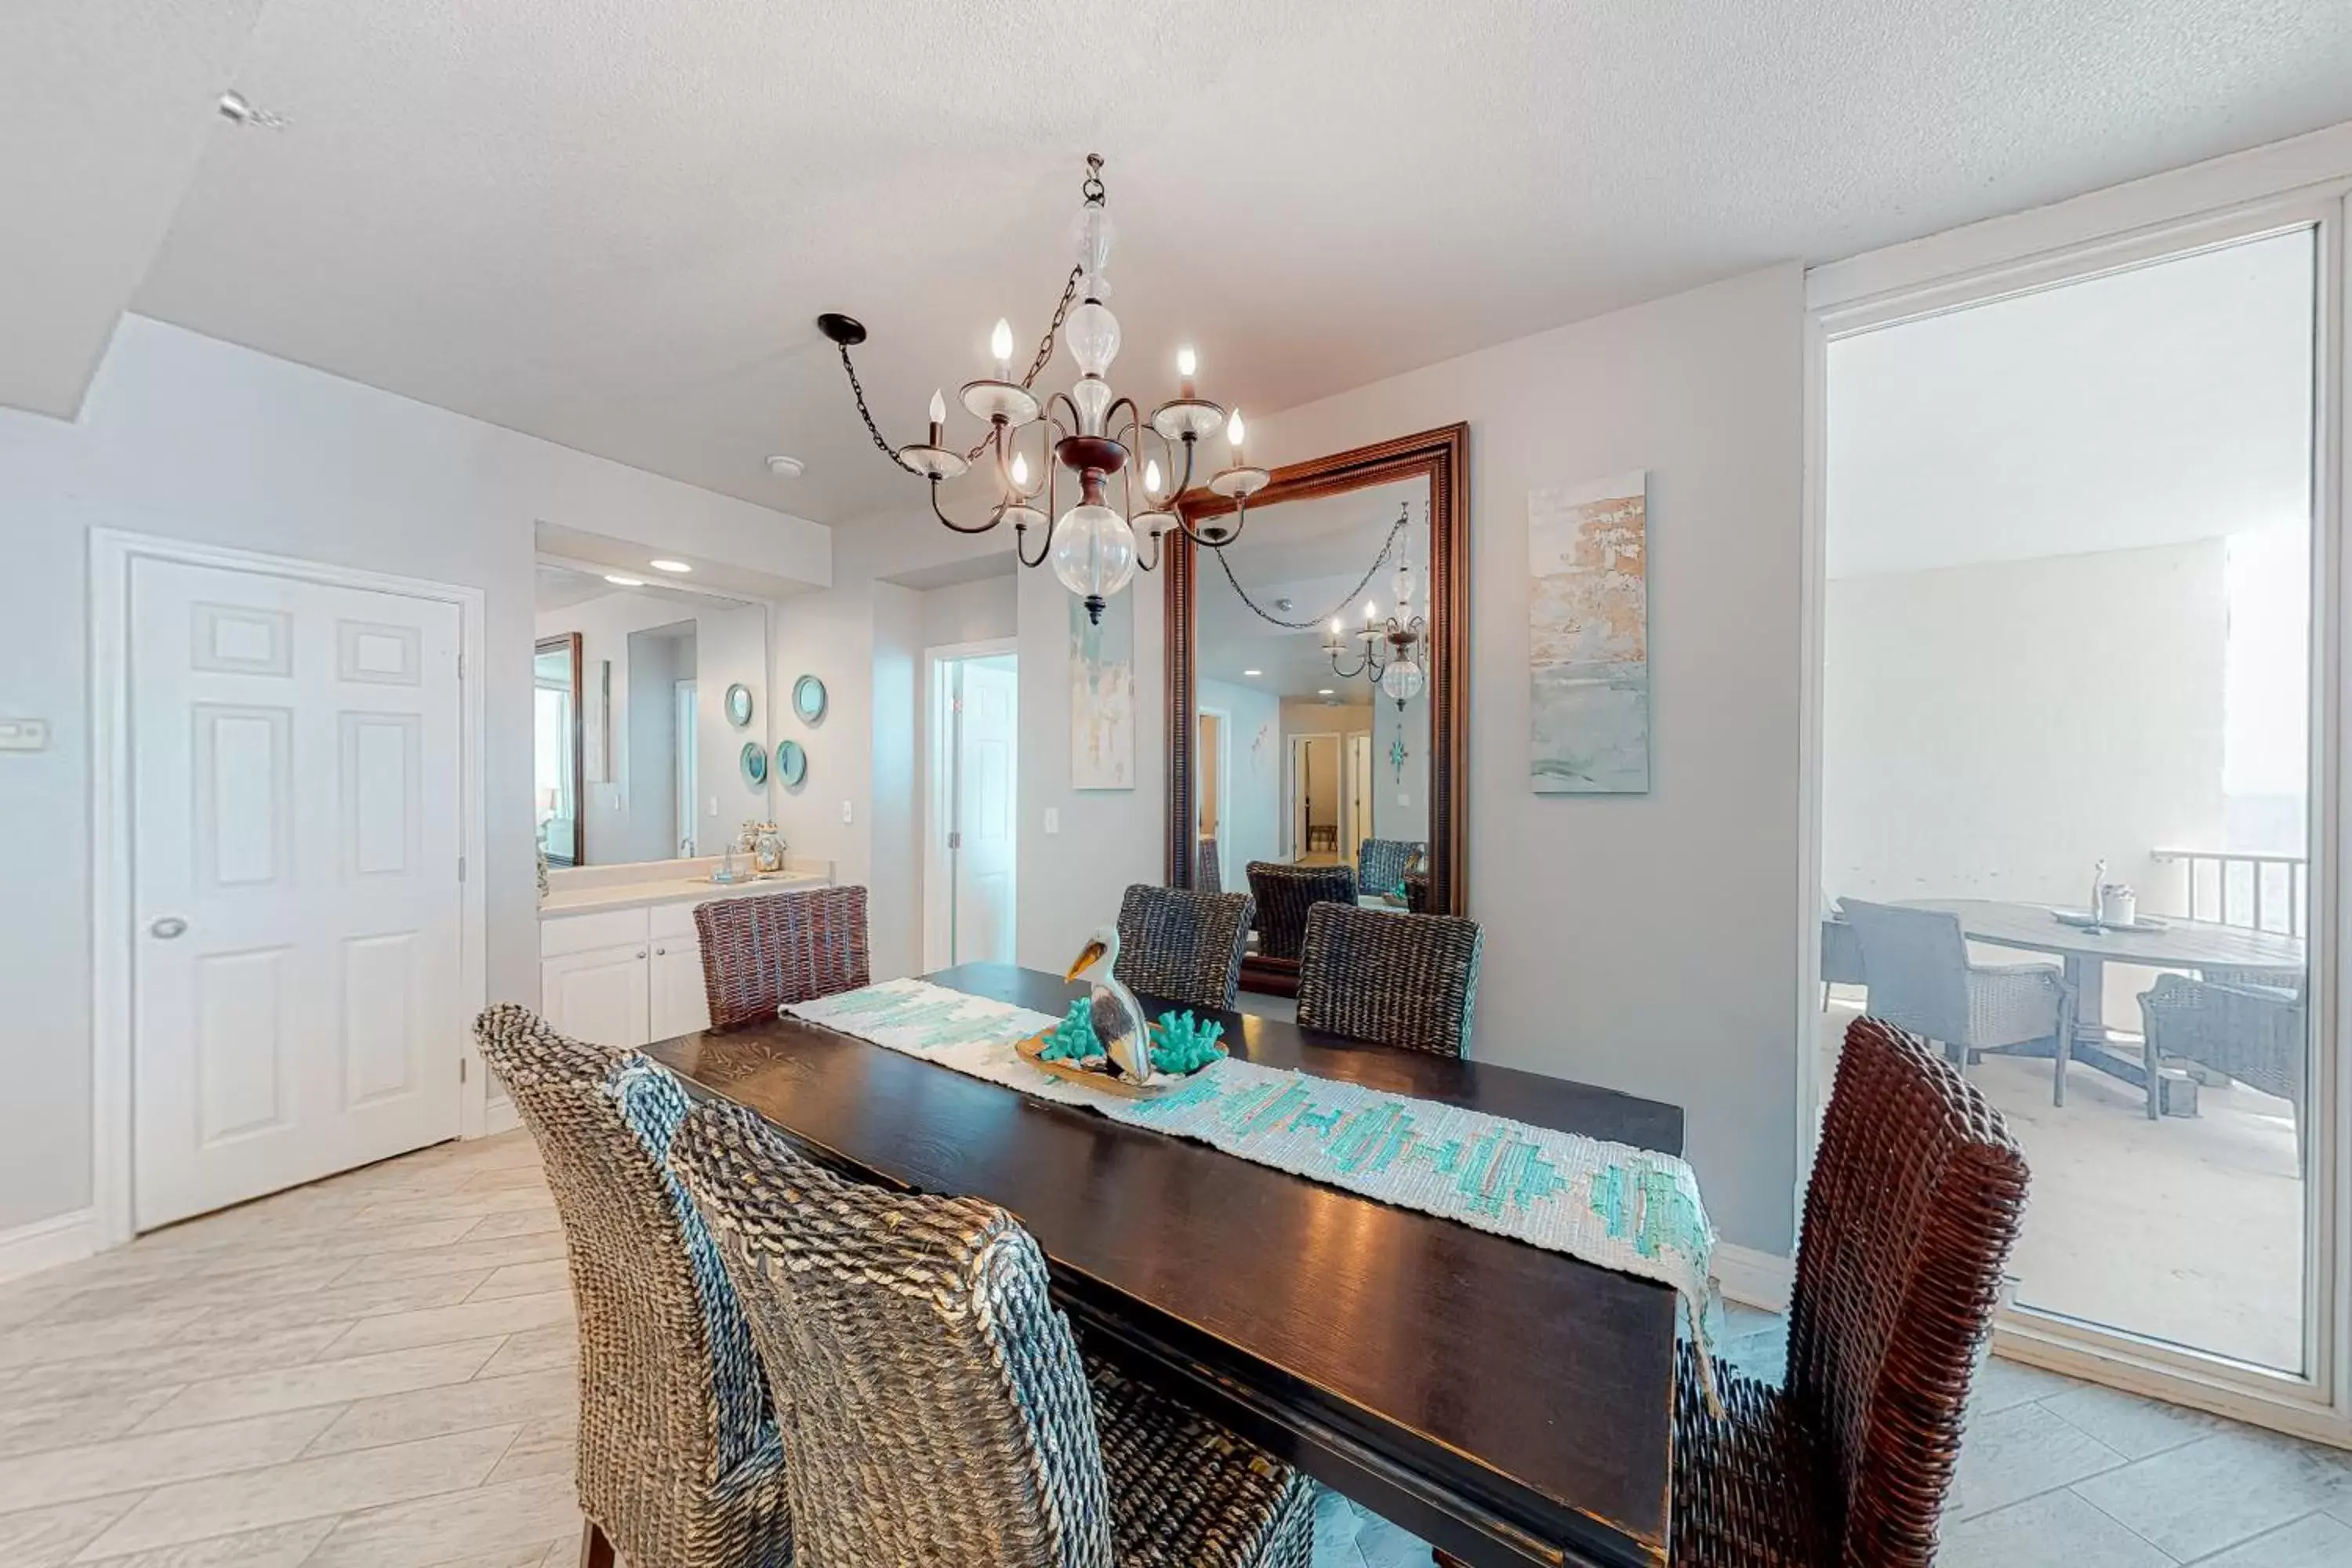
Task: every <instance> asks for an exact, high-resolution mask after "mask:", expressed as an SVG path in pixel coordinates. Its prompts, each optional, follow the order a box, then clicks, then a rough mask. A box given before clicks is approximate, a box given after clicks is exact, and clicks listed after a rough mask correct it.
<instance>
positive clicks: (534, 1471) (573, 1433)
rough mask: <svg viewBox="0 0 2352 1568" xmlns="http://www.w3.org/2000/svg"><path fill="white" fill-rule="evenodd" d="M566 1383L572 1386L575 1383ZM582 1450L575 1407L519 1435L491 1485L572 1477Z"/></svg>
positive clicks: (578, 1414)
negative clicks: (540, 1478) (543, 1478)
mask: <svg viewBox="0 0 2352 1568" xmlns="http://www.w3.org/2000/svg"><path fill="white" fill-rule="evenodd" d="M565 1381H566V1383H567V1384H569V1383H570V1381H571V1380H570V1379H568V1378H567V1379H566V1380H565ZM579 1447H580V1412H579V1408H578V1406H577V1405H573V1406H572V1408H571V1409H568V1410H566V1411H565V1412H564V1413H563V1414H562V1415H549V1416H543V1417H541V1419H539V1420H537V1421H534V1422H532V1423H531V1424H530V1426H525V1427H524V1428H523V1429H522V1430H521V1432H520V1433H519V1434H517V1435H516V1436H515V1440H514V1442H513V1443H512V1444H511V1445H509V1447H508V1448H507V1454H506V1458H503V1459H500V1460H499V1468H497V1469H495V1470H492V1471H491V1472H490V1479H489V1484H490V1485H492V1486H496V1485H498V1484H499V1482H500V1481H520V1480H526V1479H530V1478H532V1477H535V1476H569V1475H571V1474H572V1471H573V1469H574V1468H575V1465H574V1459H575V1456H576V1455H577V1453H578V1451H579Z"/></svg>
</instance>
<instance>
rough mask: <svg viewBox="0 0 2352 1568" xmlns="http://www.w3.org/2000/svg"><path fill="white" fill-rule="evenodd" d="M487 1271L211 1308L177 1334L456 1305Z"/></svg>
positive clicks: (295, 1325) (195, 1335)
mask: <svg viewBox="0 0 2352 1568" xmlns="http://www.w3.org/2000/svg"><path fill="white" fill-rule="evenodd" d="M491 1272H492V1271H491V1270H489V1269H487V1268H485V1269H482V1270H480V1271H478V1272H474V1273H466V1274H427V1275H424V1276H421V1277H420V1278H418V1279H386V1280H375V1281H373V1282H371V1283H368V1284H364V1285H334V1286H330V1287H329V1288H328V1289H323V1290H306V1291H304V1292H303V1293H302V1294H300V1295H299V1296H288V1297H286V1298H284V1299H283V1300H276V1301H269V1302H265V1303H263V1304H262V1305H260V1306H249V1307H215V1308H214V1309H213V1310H211V1311H209V1312H206V1313H205V1315H204V1316H203V1317H201V1318H199V1319H197V1320H196V1321H194V1322H193V1323H191V1324H189V1325H188V1326H187V1327H186V1328H184V1329H183V1330H181V1331H180V1332H179V1335H178V1336H177V1337H178V1338H179V1339H180V1340H182V1341H187V1342H194V1341H196V1340H219V1339H231V1338H236V1337H240V1336H243V1335H246V1334H250V1333H268V1332H272V1331H277V1330H279V1329H299V1328H306V1327H309V1326H310V1325H311V1324H314V1323H332V1322H345V1323H348V1322H352V1321H355V1320H357V1319H360V1318H375V1317H382V1316H383V1315H385V1314H386V1313H390V1312H406V1311H415V1310H419V1309H422V1308H425V1307H454V1306H456V1305H457V1303H458V1302H460V1301H463V1300H466V1298H467V1296H469V1295H471V1294H472V1293H473V1291H474V1289H475V1287H477V1286H478V1285H480V1284H481V1283H482V1282H483V1281H484V1280H486V1279H488V1278H489V1277H490V1274H491Z"/></svg>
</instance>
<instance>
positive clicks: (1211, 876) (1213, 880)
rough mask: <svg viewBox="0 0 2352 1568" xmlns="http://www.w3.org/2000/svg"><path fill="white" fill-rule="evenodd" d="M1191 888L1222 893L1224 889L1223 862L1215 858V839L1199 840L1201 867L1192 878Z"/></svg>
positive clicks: (1195, 890)
mask: <svg viewBox="0 0 2352 1568" xmlns="http://www.w3.org/2000/svg"><path fill="white" fill-rule="evenodd" d="M1192 890H1193V891H1194V892H1196V893H1222V892H1223V891H1224V890H1225V875H1224V869H1223V862H1221V861H1220V860H1219V859H1218V858H1217V841H1216V840H1215V839H1213V838H1203V839H1202V840H1201V868H1200V870H1199V872H1198V873H1197V874H1195V875H1194V877H1193V879H1192Z"/></svg>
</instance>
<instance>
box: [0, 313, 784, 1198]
mask: <svg viewBox="0 0 2352 1568" xmlns="http://www.w3.org/2000/svg"><path fill="white" fill-rule="evenodd" d="M537 520H546V521H552V522H558V523H562V524H564V525H567V526H572V527H577V528H582V529H588V530H593V531H603V532H606V533H618V534H623V535H632V536H641V535H642V534H643V533H645V532H646V531H647V530H649V529H655V528H661V527H667V526H672V525H676V526H678V527H682V528H685V529H688V530H689V531H698V532H699V533H701V534H703V535H708V536H716V535H718V534H719V533H724V532H729V531H732V532H737V533H741V534H747V535H748V534H750V533H751V532H752V531H754V529H755V528H756V530H757V531H761V532H762V533H764V534H765V535H766V536H767V537H769V538H771V539H772V540H793V541H798V542H799V545H800V548H799V552H798V554H799V557H800V558H801V560H802V561H803V570H804V571H805V572H806V574H807V580H808V581H811V582H813V583H822V582H824V580H825V576H826V574H827V572H828V571H829V569H830V568H829V562H830V557H831V542H830V535H829V533H828V531H826V530H824V529H823V528H820V527H818V526H817V525H815V524H814V523H809V522H804V521H801V520H799V519H797V518H792V517H787V516H785V515H783V514H782V513H779V512H773V511H769V510H765V509H763V508H760V507H755V506H751V505H750V504H748V503H746V502H743V501H740V500H732V499H730V498H728V497H725V496H719V495H714V494H711V493H709V492H708V491H704V490H698V489H693V488H691V487H690V486H687V485H682V484H678V483H676V482H674V481H672V480H668V479H660V478H657V477H656V476H654V475H651V474H647V473H644V472H641V471H639V470H636V469H633V468H624V467H622V466H621V465H619V464H617V463H611V462H606V461H604V460H603V459H601V458H591V457H587V456H585V455H583V454H582V453H579V452H575V451H572V450H569V449H568V448H565V447H557V446H553V445H551V444H550V443H548V442H544V441H539V440H535V439H532V438H530V437H525V436H519V435H516V434H515V433H513V432H512V431H509V430H503V429H499V428H498V427H496V426H489V425H485V424H482V423H481V422H479V421H478V420H474V419H468V418H465V417H463V416H459V415H455V414H451V413H448V412H447V411H446V410H443V409H438V408H433V407H429V406H427V405H424V404H420V403H413V402H410V401H409V400H407V399H405V398H401V397H395V396H393V395H390V394H387V393H383V392H378V391H375V390H374V389H373V388H370V387H365V386H361V385H359V384H356V383H353V382H348V381H343V380H341V379H339V378H337V377H335V376H331V375H327V374H321V373H320V372H316V371H312V370H308V369H305V368H303V367H300V366H298V365H293V364H289V363H285V362H284V361H281V360H274V359H271V358H269V357H268V356H267V355H264V354H258V353H252V352H251V351H249V350H246V349H240V348H236V347H235V346H232V345H230V344H226V343H222V342H215V341H213V340H211V339H207V338H204V337H200V336H198V335H196V334H194V333H193V332H187V331H181V330H180V329H177V328H174V327H169V326H165V325H163V324H162V323H160V322H155V321H146V320H144V319H142V318H139V317H135V316H134V317H126V318H125V319H124V320H123V321H122V323H121V328H120V330H119V331H118V332H117V333H116V336H115V340H114V343H113V346H112V347H111V349H110V351H109V352H108V354H107V357H106V360H105V363H103V364H102V365H101V367H100V372H99V375H98V379H97V382H96V384H94V385H93V386H92V388H91V391H90V395H89V399H88V400H87V401H86V402H85V404H84V405H83V409H82V414H81V417H80V419H79V421H77V422H75V423H71V424H68V423H64V422H61V421H57V420H51V419H47V418H42V417H40V416H33V415H24V414H16V413H11V412H7V411H0V537H5V545H6V551H7V561H8V569H7V571H6V572H5V573H0V712H5V713H8V714H11V715H28V716H35V717H39V718H43V719H47V721H49V722H50V723H51V724H52V725H53V726H54V729H53V731H52V740H51V743H50V746H49V749H48V750H47V751H46V752H38V753H34V754H10V755H7V756H5V757H0V821H5V823H6V824H7V825H8V828H9V831H7V832H5V833H0V888H5V889H6V892H7V899H6V909H5V912H0V921H5V933H0V934H5V940H0V1018H5V1020H6V1022H5V1026H0V1045H5V1055H6V1065H7V1067H8V1068H9V1075H10V1076H9V1090H8V1093H7V1094H6V1095H5V1096H0V1229H6V1228H8V1227H10V1226H16V1225H19V1224H24V1223H26V1222H29V1221H32V1220H36V1219H40V1218H44V1217H46V1216H48V1215H57V1214H61V1213H66V1212H69V1211H72V1210H75V1209H78V1208H80V1207H82V1206H84V1205H87V1204H88V1203H89V1194H90V1172H89V1148H90V1143H89V1125H90V1100H89V1093H90V1090H89V1073H90V1016H89V1004H90V998H89V985H90V970H89V963H90V961H89V908H90V905H89V900H90V883H89V833H90V823H89V805H88V802H89V790H90V776H89V722H88V715H89V691H88V675H87V652H86V644H87V641H88V605H89V595H88V574H87V567H86V562H87V558H88V550H87V540H86V532H87V530H89V528H91V527H93V526H104V527H110V528H123V529H130V530H134V531H140V532H145V533H151V534H162V535H169V536H172V537H176V538H184V539H190V540H197V541H202V542H207V543H212V544H218V545H226V546H232V547H238V548H244V549H250V550H257V551H263V552H274V553H278V554H283V555H290V556H298V557H302V558H305V559H309V560H315V561H320V562H327V563H335V564H339V565H347V566H352V567H356V568H362V569H366V570H373V571H380V572H388V573H395V574H404V575H408V576H413V577H420V578H427V579H430V580H432V581H435V582H439V583H446V584H459V585H466V586H473V587H478V588H480V589H483V590H484V591H485V595H486V609H487V626H486V631H487V639H488V640H487V647H486V650H485V660H484V662H485V666H486V668H484V669H483V670H482V671H481V672H480V679H481V681H482V687H483V693H484V700H485V709H486V715H487V730H488V737H487V740H488V743H487V749H486V754H485V756H484V758H483V766H484V773H485V795H486V798H487V800H488V810H489V813H490V816H489V822H488V845H487V846H486V849H487V855H486V859H487V864H486V865H485V866H484V867H483V868H482V874H483V876H484V878H485V879H486V895H487V914H488V980H489V993H490V995H491V997H492V999H494V1000H497V999H512V1000H518V1001H523V1002H530V1001H533V1000H535V999H536V997H537V995H538V985H539V945H538V943H539V937H538V911H537V907H536V900H535V898H534V895H533V891H532V885H533V878H532V863H533V858H534V857H533V854H532V849H531V818H532V812H531V804H530V783H531V754H530V752H531V748H530V652H531V649H530V644H531V641H532V591H533V563H532V553H533V540H532V524H533V522H534V521H537ZM28 825H29V830H28Z"/></svg>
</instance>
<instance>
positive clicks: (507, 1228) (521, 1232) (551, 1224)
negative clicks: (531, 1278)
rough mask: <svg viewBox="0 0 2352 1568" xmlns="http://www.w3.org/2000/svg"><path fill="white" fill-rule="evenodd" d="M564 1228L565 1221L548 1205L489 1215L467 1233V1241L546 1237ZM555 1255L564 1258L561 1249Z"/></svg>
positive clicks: (551, 1205) (552, 1206) (553, 1207)
mask: <svg viewBox="0 0 2352 1568" xmlns="http://www.w3.org/2000/svg"><path fill="white" fill-rule="evenodd" d="M562 1228H563V1221H562V1217H561V1216H559V1215H557V1214H556V1212H555V1205H553V1204H546V1205H541V1207H538V1208H529V1209H513V1210H509V1212H507V1213H505V1214H494V1215H488V1216H486V1217H485V1218H484V1219H483V1221H482V1223H481V1224H479V1225H478V1226H475V1227H474V1228H473V1229H471V1230H469V1231H467V1233H466V1239H467V1240H468V1241H495V1240H498V1239H499V1238H500V1237H521V1236H546V1235H548V1234H550V1233H551V1232H557V1233H560V1232H561V1231H562ZM555 1255H556V1256H557V1257H559V1258H560V1257H562V1247H558V1248H557V1249H556V1253H555Z"/></svg>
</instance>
